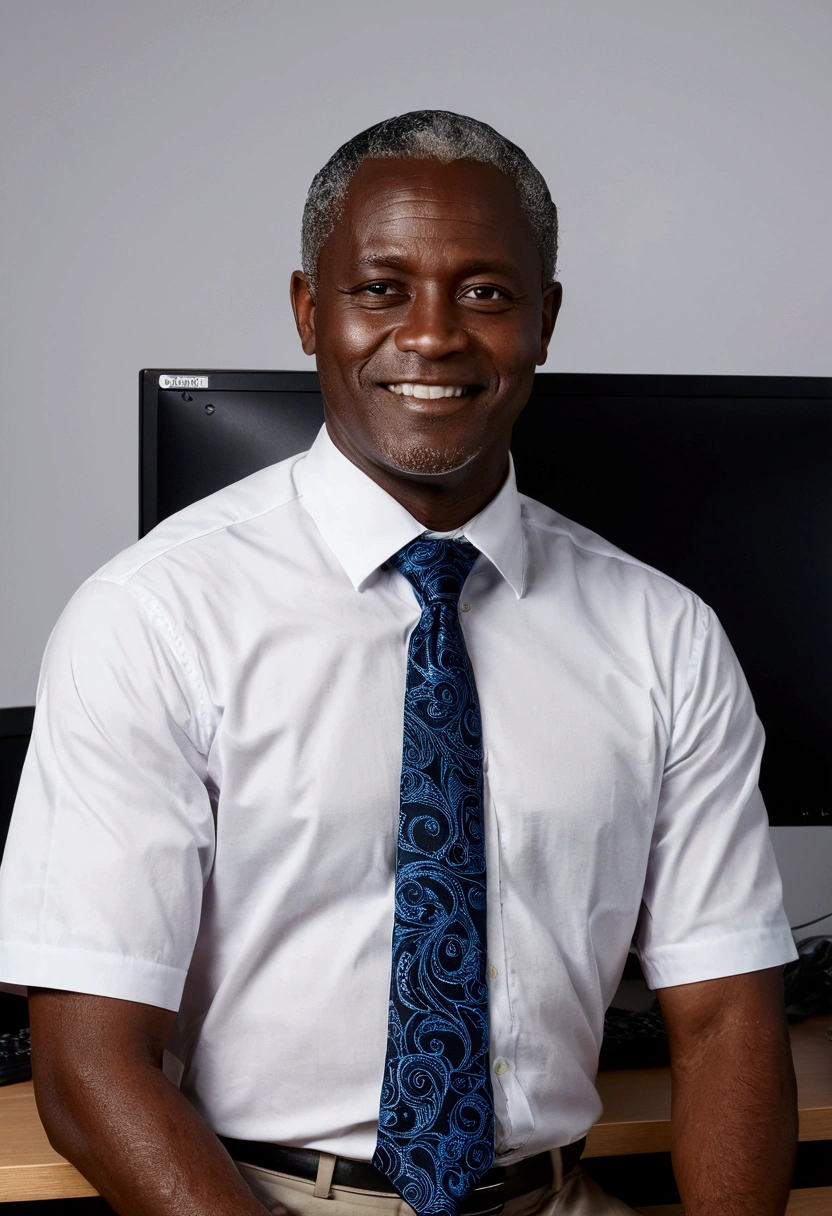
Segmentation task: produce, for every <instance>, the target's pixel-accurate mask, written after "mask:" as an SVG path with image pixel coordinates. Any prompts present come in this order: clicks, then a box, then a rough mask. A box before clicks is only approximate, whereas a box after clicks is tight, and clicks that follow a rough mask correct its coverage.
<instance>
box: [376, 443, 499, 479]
mask: <svg viewBox="0 0 832 1216" xmlns="http://www.w3.org/2000/svg"><path fill="white" fill-rule="evenodd" d="M379 450H380V452H381V454H382V455H383V456H384V458H385V460H386V463H388V464H389V465H391V466H392V467H393V468H394V469H398V470H399V471H400V472H402V473H414V474H421V476H423V477H424V476H434V477H438V476H442V474H443V473H454V472H456V471H457V470H458V469H461V468H463V467H464V466H465V465H466V464H468V463H469V461H471V460H473V459H474V457H475V456H477V455H479V452H480V451H481V448H480V447H478V446H470V447H455V446H448V445H436V444H430V443H420V442H418V441H417V442H413V443H409V444H407V445H404V444H402V445H397V444H391V443H390V442H389V441H388V442H387V443H383V444H380V445H379Z"/></svg>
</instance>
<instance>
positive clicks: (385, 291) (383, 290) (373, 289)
mask: <svg viewBox="0 0 832 1216" xmlns="http://www.w3.org/2000/svg"><path fill="white" fill-rule="evenodd" d="M361 290H362V291H366V292H367V293H368V294H369V295H371V296H375V297H376V298H377V299H378V298H379V297H384V296H392V295H395V294H396V289H395V287H393V286H392V285H391V284H390V283H368V284H367V286H366V287H362V288H361Z"/></svg>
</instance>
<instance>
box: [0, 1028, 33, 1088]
mask: <svg viewBox="0 0 832 1216" xmlns="http://www.w3.org/2000/svg"><path fill="white" fill-rule="evenodd" d="M31 1075H32V1046H31V1042H30V1040H29V1027H28V1026H27V1027H25V1029H23V1030H15V1031H12V1033H11V1034H0V1085H13V1084H14V1082H15V1081H28V1080H29V1078H30V1077H31Z"/></svg>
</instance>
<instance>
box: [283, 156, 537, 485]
mask: <svg viewBox="0 0 832 1216" xmlns="http://www.w3.org/2000/svg"><path fill="white" fill-rule="evenodd" d="M293 298H294V304H295V313H296V317H297V320H298V328H299V330H300V332H301V337H302V339H303V343H304V350H305V351H306V352H307V353H308V354H312V353H314V354H315V355H316V356H317V365H318V372H319V375H320V380H321V387H322V390H323V396H324V403H325V407H326V415H327V424H328V427H329V430H330V433H331V434H332V436H333V439H334V440H335V442H336V443H337V444H338V446H339V447H341V448H342V450H344V451H345V452H346V453H347V454H348V455H350V456H351V457H352V458H353V459H354V460H355V462H356V463H358V464H359V465H362V466H364V467H365V468H367V469H368V470H371V469H373V468H375V469H376V470H377V471H380V472H382V473H383V474H384V475H385V476H386V477H389V476H390V475H391V474H392V475H393V476H397V477H398V478H401V477H409V478H416V479H425V478H428V479H430V480H433V479H434V478H436V477H437V476H439V477H441V478H448V477H451V478H453V476H454V474H457V475H458V476H469V475H471V474H472V473H474V472H475V471H476V468H477V466H483V467H484V466H485V465H486V464H487V463H489V462H491V463H493V461H494V459H495V458H497V459H499V460H501V461H502V463H503V465H504V463H505V459H506V453H507V451H508V445H509V440H510V437H511V428H512V426H513V424H514V421H515V419H516V418H517V415H518V414H519V413H520V411H521V409H522V408H523V406H524V405H525V403H526V400H527V399H528V396H529V392H530V390H531V386H532V378H533V375H534V369H535V366H536V365H537V364H539V363H542V362H544V360H545V358H546V348H547V345H548V341H549V337H550V336H551V332H552V328H553V326H554V320H555V315H556V313H557V306H558V304H559V301H560V293H559V289H558V288H556V287H555V288H551V289H550V290H549V291H548V292H546V293H544V292H543V290H542V286H541V263H540V255H539V253H538V251H537V248H536V246H535V244H534V240H533V237H532V233H531V229H530V227H529V223H528V221H527V219H526V217H525V215H524V213H523V210H522V207H521V205H520V199H519V195H518V193H517V189H516V187H515V186H514V183H513V182H512V181H511V180H510V179H509V178H508V177H506V176H505V175H504V174H502V173H500V172H499V170H497V169H495V168H494V167H493V166H491V165H486V164H480V163H477V162H474V161H454V162H452V163H450V164H442V163H440V162H438V161H434V160H393V159H375V160H367V161H365V162H364V163H363V164H362V165H361V167H360V168H359V170H358V171H357V173H356V174H355V177H354V178H353V180H352V182H351V183H350V187H349V191H348V193H347V197H346V201H345V206H344V210H343V214H342V216H341V218H340V219H339V221H338V223H337V224H336V227H335V230H334V231H333V232H332V234H331V235H330V236H329V237H328V239H327V241H326V242H325V244H324V247H323V250H322V252H321V258H320V264H319V268H318V292H317V299H316V301H315V302H314V304H313V302H312V301H311V298H310V297H309V295H308V291H307V289H306V288H305V283H304V281H303V279H302V276H295V282H294V284H293Z"/></svg>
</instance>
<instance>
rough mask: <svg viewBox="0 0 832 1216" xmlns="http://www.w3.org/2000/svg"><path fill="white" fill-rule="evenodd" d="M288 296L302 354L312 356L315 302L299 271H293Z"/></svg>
mask: <svg viewBox="0 0 832 1216" xmlns="http://www.w3.org/2000/svg"><path fill="white" fill-rule="evenodd" d="M289 295H290V296H291V300H292V312H293V313H294V314H295V325H297V327H298V333H299V334H300V342H301V346H302V347H303V353H304V354H305V355H314V353H315V301H314V299H313V297H312V292H311V291H310V290H309V284H308V282H307V281H306V275H305V274H303V273H302V271H300V270H295V271H294V272H293V274H292V281H291V284H290V286H289Z"/></svg>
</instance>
